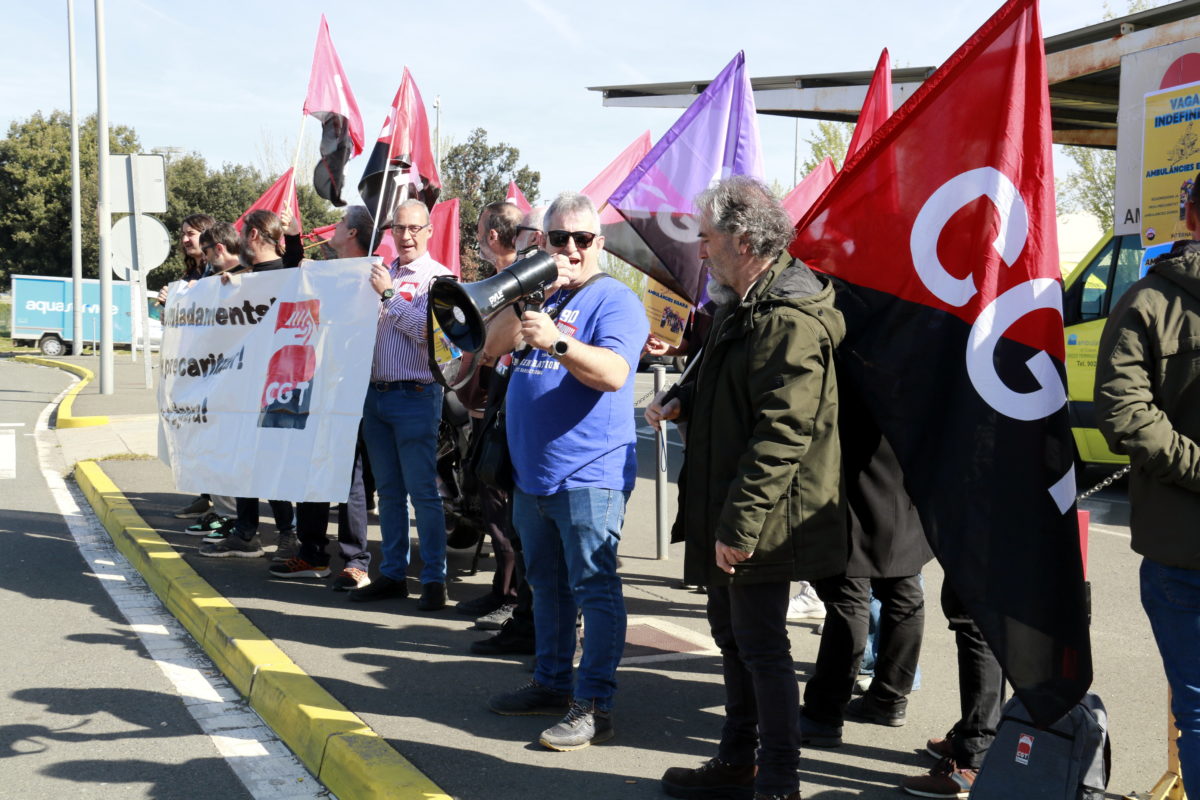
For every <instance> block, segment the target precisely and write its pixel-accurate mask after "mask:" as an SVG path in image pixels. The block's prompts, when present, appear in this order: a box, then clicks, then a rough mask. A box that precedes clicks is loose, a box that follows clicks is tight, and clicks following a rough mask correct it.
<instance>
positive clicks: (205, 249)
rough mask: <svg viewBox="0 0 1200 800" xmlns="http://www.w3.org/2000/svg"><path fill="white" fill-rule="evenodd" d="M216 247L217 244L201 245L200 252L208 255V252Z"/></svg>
mask: <svg viewBox="0 0 1200 800" xmlns="http://www.w3.org/2000/svg"><path fill="white" fill-rule="evenodd" d="M214 247H216V245H215V244H202V245H200V252H201V253H204V254H205V255H207V254H208V251H209V250H212V249H213V248H214Z"/></svg>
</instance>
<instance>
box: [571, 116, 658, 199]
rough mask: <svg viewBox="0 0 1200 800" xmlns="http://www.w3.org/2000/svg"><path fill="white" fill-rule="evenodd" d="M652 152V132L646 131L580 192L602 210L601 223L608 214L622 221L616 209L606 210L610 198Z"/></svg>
mask: <svg viewBox="0 0 1200 800" xmlns="http://www.w3.org/2000/svg"><path fill="white" fill-rule="evenodd" d="M649 152H650V131H645V132H644V133H642V135H641V136H639V137H637V138H636V139H634V140H633V141H632V142H630V143H629V146H628V147H626V148H625V149H624V150H622V151H621V154H620V155H618V156H617V157H616V158H614V159H613V160H612V161H611V162H609V164H608V166H607V167H605V168H604V169H603V170H601V171H600V174H599V175H597V176H596V177H594V178H592V182H591V183H589V184H588V185H587V186H585V187H583V189H581V190H580V192H579V193H580V194H585V195H587V196H588V198H590V199H591V201H592V204H593V205H595V206H596V208H598V209H600V213H601V215H602V216H601V222H604V221H605V220H604V219H603V215H604V214H605V213H606V212H607V214H608V216H609V219H611V220H621V219H623V217H622V216H621V212H619V211H617V210H616V209H615V208H606V206H608V196H609V195H610V194H612V193H613V192H615V191H616V190H617V187H618V186H620V185H621V182H622V181H624V180H625V178H627V177H629V173H631V172H633V168H634V167H636V166H637V165H638V164H640V163H642V159H643V158H645V157H646V154H647V153H649Z"/></svg>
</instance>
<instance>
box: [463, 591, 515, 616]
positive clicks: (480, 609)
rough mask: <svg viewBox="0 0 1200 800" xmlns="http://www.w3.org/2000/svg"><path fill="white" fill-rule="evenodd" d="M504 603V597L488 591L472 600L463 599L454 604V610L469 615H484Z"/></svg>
mask: <svg viewBox="0 0 1200 800" xmlns="http://www.w3.org/2000/svg"><path fill="white" fill-rule="evenodd" d="M502 605H504V598H501V597H497V596H496V595H494V594H492V593H491V592H488V593H487V594H482V595H480V596H479V597H473V598H471V599H470V600H463V601H462V602H461V603H458V604H456V605H455V606H454V610H455V611H456V612H457V613H459V614H464V615H466V616H468V617H482V616H483V615H484V614H490V613H492V612H493V611H495V610H496V609H497V608H499V607H500V606H502Z"/></svg>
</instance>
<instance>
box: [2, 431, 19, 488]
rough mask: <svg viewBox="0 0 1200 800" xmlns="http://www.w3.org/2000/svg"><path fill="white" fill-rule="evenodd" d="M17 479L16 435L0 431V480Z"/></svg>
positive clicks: (11, 432)
mask: <svg viewBox="0 0 1200 800" xmlns="http://www.w3.org/2000/svg"><path fill="white" fill-rule="evenodd" d="M15 477H17V435H16V433H15V432H13V431H4V430H0V480H11V479H13V478H15Z"/></svg>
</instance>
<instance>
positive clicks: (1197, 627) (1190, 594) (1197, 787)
mask: <svg viewBox="0 0 1200 800" xmlns="http://www.w3.org/2000/svg"><path fill="white" fill-rule="evenodd" d="M1141 578H1142V608H1144V609H1146V616H1148V617H1149V618H1150V627H1151V629H1153V631H1154V640H1155V641H1156V642H1157V643H1158V652H1159V654H1160V655H1162V660H1163V667H1164V668H1165V669H1166V672H1167V683H1169V684H1170V685H1171V711H1172V712H1173V713H1174V715H1175V726H1176V727H1177V728H1179V763H1180V766H1181V767H1182V769H1183V788H1184V792H1185V793H1186V794H1187V795H1188V796H1189V797H1200V570H1195V569H1183V568H1180V567H1168V566H1165V565H1163V564H1160V563H1158V562H1157V561H1151V560H1150V559H1148V558H1145V559H1142V570H1141Z"/></svg>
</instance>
